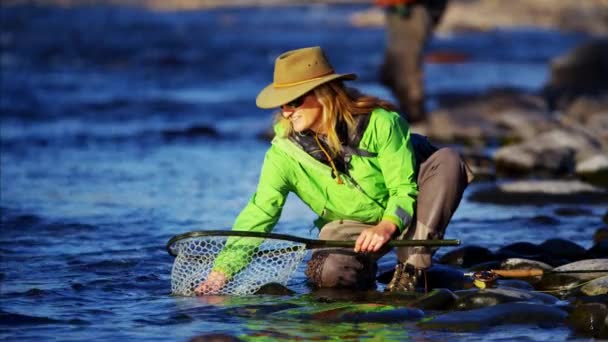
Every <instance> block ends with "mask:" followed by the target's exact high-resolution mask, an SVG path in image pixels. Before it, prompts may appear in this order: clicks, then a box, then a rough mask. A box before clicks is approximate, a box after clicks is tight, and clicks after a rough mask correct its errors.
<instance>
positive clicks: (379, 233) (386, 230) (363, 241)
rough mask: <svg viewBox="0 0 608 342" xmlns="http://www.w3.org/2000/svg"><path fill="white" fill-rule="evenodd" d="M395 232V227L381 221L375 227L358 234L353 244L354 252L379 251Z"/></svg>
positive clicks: (389, 222)
mask: <svg viewBox="0 0 608 342" xmlns="http://www.w3.org/2000/svg"><path fill="white" fill-rule="evenodd" d="M396 230H397V225H396V224H394V223H393V222H392V221H388V220H382V221H380V223H378V224H377V225H375V226H373V227H371V228H367V229H365V230H364V231H362V232H361V234H359V237H358V238H357V241H356V242H355V252H363V253H371V252H377V251H379V250H380V248H382V246H384V244H385V243H386V242H387V241H388V240H390V239H391V236H393V233H395V231H396Z"/></svg>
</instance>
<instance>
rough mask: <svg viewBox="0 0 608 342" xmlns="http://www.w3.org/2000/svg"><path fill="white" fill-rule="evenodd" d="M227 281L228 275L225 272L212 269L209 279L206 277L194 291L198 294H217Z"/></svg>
mask: <svg viewBox="0 0 608 342" xmlns="http://www.w3.org/2000/svg"><path fill="white" fill-rule="evenodd" d="M227 282H228V277H226V275H225V274H224V273H222V272H219V271H211V272H210V273H209V276H207V279H205V280H204V281H203V282H202V283H200V284H199V285H198V286H197V287H196V288H195V289H194V293H195V294H196V295H197V296H203V295H208V294H217V293H218V292H219V291H220V290H221V289H222V287H224V285H226V283H227Z"/></svg>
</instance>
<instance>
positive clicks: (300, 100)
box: [281, 94, 308, 110]
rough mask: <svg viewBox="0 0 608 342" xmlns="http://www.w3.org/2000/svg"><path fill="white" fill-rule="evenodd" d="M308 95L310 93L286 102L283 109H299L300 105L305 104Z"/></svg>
mask: <svg viewBox="0 0 608 342" xmlns="http://www.w3.org/2000/svg"><path fill="white" fill-rule="evenodd" d="M306 95H308V94H304V95H302V96H300V97H298V98H297V99H295V100H293V101H289V102H287V103H286V104H284V105H282V106H281V108H282V109H291V110H295V109H297V108H298V107H300V106H302V104H304V100H305V98H306Z"/></svg>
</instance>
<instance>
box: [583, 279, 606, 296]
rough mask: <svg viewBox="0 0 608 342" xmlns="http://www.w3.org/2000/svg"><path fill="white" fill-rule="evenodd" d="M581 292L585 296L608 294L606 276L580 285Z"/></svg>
mask: <svg viewBox="0 0 608 342" xmlns="http://www.w3.org/2000/svg"><path fill="white" fill-rule="evenodd" d="M581 292H582V293H583V294H585V295H587V296H598V295H603V294H608V276H603V277H599V278H597V279H593V280H591V281H590V282H588V283H587V284H585V285H583V287H581Z"/></svg>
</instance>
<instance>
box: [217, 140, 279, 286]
mask: <svg viewBox="0 0 608 342" xmlns="http://www.w3.org/2000/svg"><path fill="white" fill-rule="evenodd" d="M280 159H281V155H280V154H279V153H277V151H276V150H275V147H271V148H270V150H268V152H267V153H266V157H265V159H264V164H263V166H262V171H261V173H260V179H259V182H258V186H257V189H256V192H255V193H254V194H253V196H252V197H251V199H250V200H249V202H248V203H247V205H246V206H245V208H244V209H243V210H242V211H241V213H240V214H239V215H238V217H237V218H236V221H235V222H234V225H233V227H232V229H233V230H239V231H255V232H267V233H268V232H270V231H272V229H273V228H274V226H275V225H276V223H277V221H278V220H279V217H280V215H281V211H282V210H283V205H284V204H285V200H286V199H287V195H288V194H289V186H288V184H289V183H288V182H287V178H286V173H285V171H284V170H285V168H284V167H282V165H281V164H282V163H281V160H280ZM262 242H263V239H259V238H247V237H231V238H229V239H228V241H227V242H226V245H225V247H224V248H223V249H222V251H221V252H220V253H219V254H218V257H217V258H216V260H215V264H214V270H216V271H220V272H222V273H224V274H226V275H228V276H229V277H232V276H233V275H234V274H236V273H237V272H238V271H240V270H241V269H243V268H244V267H245V266H247V264H248V263H249V261H250V259H251V257H252V256H253V254H254V253H255V252H256V250H257V248H258V246H259V245H260V244H261V243H262Z"/></svg>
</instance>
